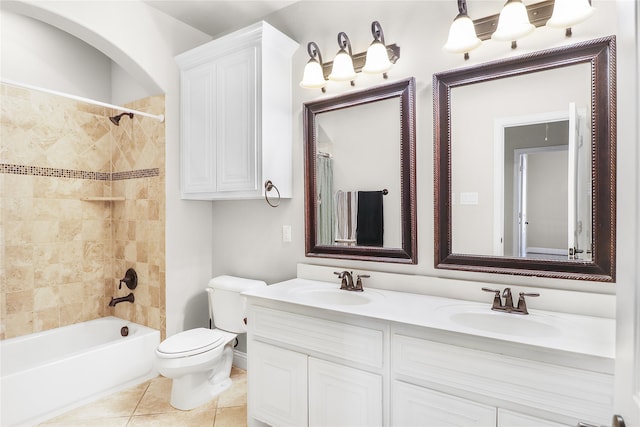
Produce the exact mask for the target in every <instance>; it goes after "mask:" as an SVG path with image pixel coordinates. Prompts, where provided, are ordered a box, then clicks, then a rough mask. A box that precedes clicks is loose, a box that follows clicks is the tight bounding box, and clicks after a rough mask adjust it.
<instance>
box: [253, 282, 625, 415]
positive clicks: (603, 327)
mask: <svg viewBox="0 0 640 427" xmlns="http://www.w3.org/2000/svg"><path fill="white" fill-rule="evenodd" d="M244 294H245V295H246V296H247V301H248V305H247V316H248V335H247V359H248V360H247V361H248V366H247V375H248V421H249V425H251V426H261V425H262V424H261V423H266V424H267V425H271V426H323V427H335V426H341V425H342V426H347V425H348V426H367V427H370V426H387V427H415V426H438V427H449V426H451V427H452V426H465V427H473V426H475V427H534V426H535V427H562V426H576V425H577V424H578V422H585V423H588V424H593V425H606V424H608V423H609V421H610V419H611V415H612V414H613V395H614V376H613V370H614V357H613V353H612V351H611V349H612V348H613V347H612V345H609V344H606V342H607V341H606V340H607V339H611V336H612V335H613V334H614V332H615V330H614V327H615V323H614V322H612V321H611V320H610V319H601V318H592V317H586V316H574V315H569V314H557V315H554V314H551V313H545V312H542V311H539V312H537V313H534V314H533V315H532V316H531V320H530V321H531V322H543V321H544V322H548V323H541V324H542V325H545V326H549V327H551V326H550V325H553V328H552V329H551V330H549V329H547V328H545V329H533V327H530V329H526V328H524V327H521V328H516V329H512V330H511V331H510V332H509V333H506V334H498V333H493V332H485V333H484V334H482V333H478V332H477V329H474V328H471V327H468V326H459V325H458V324H456V323H453V322H452V321H450V320H448V319H451V312H452V311H451V310H457V311H453V313H465V314H468V313H471V314H474V313H480V314H484V313H485V312H484V311H474V310H476V309H477V308H478V305H477V304H476V303H473V302H465V301H462V300H453V299H447V298H439V297H429V296H425V295H416V294H409V293H400V292H392V291H386V290H381V289H365V291H364V292H363V293H348V292H347V291H343V290H340V289H339V284H338V283H326V282H316V281H313V280H306V279H292V280H290V281H286V282H282V283H278V284H275V285H271V286H266V287H262V288H259V289H252V290H250V291H247V292H245V293H244ZM480 309H481V310H485V309H486V312H487V313H491V305H490V304H489V303H487V304H486V305H482V306H481V307H480ZM490 315H491V314H490ZM491 316H492V317H491V318H492V319H494V317H493V315H491ZM503 316H504V317H503ZM508 316H516V315H514V314H501V315H500V318H499V319H500V321H501V322H503V321H505V322H512V320H511V318H510V317H508ZM475 318H476V319H477V318H480V319H486V317H478V316H476V317H475ZM514 319H515V318H514ZM520 321H521V322H524V320H523V319H520ZM513 323H515V321H513ZM536 324H537V323H536ZM504 325H507V326H508V324H506V323H501V324H500V326H504ZM520 325H523V323H520ZM524 325H531V324H530V323H524ZM474 326H475V325H474ZM484 326H486V324H485V325H484ZM538 326H540V325H538ZM540 331H542V334H543V335H542V336H540V335H541V332H540ZM527 334H528V335H527ZM574 339H575V340H577V341H573V342H572V341H571V340H574Z"/></svg>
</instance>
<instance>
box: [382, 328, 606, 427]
mask: <svg viewBox="0 0 640 427" xmlns="http://www.w3.org/2000/svg"><path fill="white" fill-rule="evenodd" d="M391 360H392V364H393V366H392V369H393V371H394V373H395V375H396V377H397V378H398V379H402V380H406V381H409V382H412V380H414V381H420V382H422V383H427V384H429V385H437V384H440V385H443V386H445V387H453V388H457V389H459V390H465V391H469V392H473V393H478V394H481V395H484V396H493V397H494V398H495V399H496V401H497V404H498V405H497V406H499V403H500V402H499V400H502V401H507V402H513V403H516V404H521V405H526V406H529V407H532V408H538V409H541V410H544V411H548V412H551V413H556V414H563V415H565V416H570V417H574V418H575V419H580V420H588V421H589V422H592V423H602V424H606V423H608V422H609V418H610V416H611V414H612V413H613V375H608V374H602V373H598V372H591V371H585V370H580V369H574V368H569V367H564V366H559V365H553V364H549V363H543V362H537V361H532V360H526V359H520V358H516V357H511V356H505V355H501V354H496V353H488V352H485V351H480V350H474V349H469V348H462V347H457V346H452V345H448V344H442V343H438V342H434V341H428V340H424V339H419V338H414V337H409V336H404V335H400V334H395V335H393V336H392V356H391Z"/></svg>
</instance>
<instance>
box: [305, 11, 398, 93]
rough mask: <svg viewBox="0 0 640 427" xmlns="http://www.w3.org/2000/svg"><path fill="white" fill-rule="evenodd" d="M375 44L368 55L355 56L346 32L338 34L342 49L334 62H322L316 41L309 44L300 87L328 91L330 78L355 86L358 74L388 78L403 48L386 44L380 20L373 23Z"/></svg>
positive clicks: (358, 54)
mask: <svg viewBox="0 0 640 427" xmlns="http://www.w3.org/2000/svg"><path fill="white" fill-rule="evenodd" d="M371 34H372V35H373V42H372V43H371V45H370V46H369V48H368V49H367V51H366V52H360V53H356V54H354V53H352V50H351V41H350V40H349V37H348V36H347V34H346V33H345V32H340V33H338V46H340V50H339V51H338V53H337V54H336V57H335V58H334V60H333V61H331V62H326V63H323V62H322V56H321V55H320V48H318V45H317V44H316V43H314V42H310V43H309V44H308V45H307V52H308V53H309V56H310V59H309V61H308V62H307V65H306V66H305V68H304V73H303V77H302V81H301V82H300V86H301V87H304V88H311V89H314V88H321V89H322V92H325V91H326V88H325V85H326V84H327V79H328V80H332V81H338V82H340V81H348V82H351V86H355V82H354V80H355V79H356V77H357V76H358V73H359V72H365V73H371V74H382V77H383V78H385V79H386V78H387V77H388V76H387V71H389V70H390V69H391V67H392V66H393V64H395V63H396V62H397V61H398V59H400V47H399V46H397V45H396V44H390V45H385V41H384V33H383V31H382V26H381V25H380V23H379V22H378V21H373V22H372V23H371Z"/></svg>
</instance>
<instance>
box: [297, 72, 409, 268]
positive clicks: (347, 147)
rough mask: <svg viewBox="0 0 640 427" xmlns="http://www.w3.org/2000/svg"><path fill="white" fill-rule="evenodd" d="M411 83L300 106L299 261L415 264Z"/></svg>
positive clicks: (403, 81) (367, 90)
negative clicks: (302, 244) (302, 219)
mask: <svg viewBox="0 0 640 427" xmlns="http://www.w3.org/2000/svg"><path fill="white" fill-rule="evenodd" d="M414 97H415V80H414V79H413V78H410V79H405V80H400V81H396V82H392V83H387V84H384V85H380V86H376V87H372V88H368V89H365V90H360V91H353V92H348V93H346V94H344V95H339V96H335V97H332V98H323V99H320V100H317V101H311V102H308V103H305V104H304V106H303V117H304V136H305V215H306V223H305V234H306V236H305V237H306V238H305V241H306V255H307V256H321V257H329V258H345V259H358V260H366V261H385V262H399V263H412V264H415V263H416V262H417V238H416V228H417V227H416V190H415V181H416V177H415V98H414Z"/></svg>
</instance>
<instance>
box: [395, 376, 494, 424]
mask: <svg viewBox="0 0 640 427" xmlns="http://www.w3.org/2000/svg"><path fill="white" fill-rule="evenodd" d="M392 395H393V406H392V422H391V424H392V425H393V426H394V427H413V426H415V425H416V423H418V422H419V423H420V425H425V426H439V427H454V426H456V427H460V426H468V427H472V426H476V427H491V426H495V425H496V408H494V407H493V406H488V405H483V404H481V403H476V402H472V401H470V400H466V399H461V398H459V397H455V396H451V395H448V394H445V393H440V392H437V391H434V390H430V389H428V388H423V387H418V386H415V385H411V384H407V383H403V382H401V381H394V382H393V392H392Z"/></svg>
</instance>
